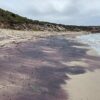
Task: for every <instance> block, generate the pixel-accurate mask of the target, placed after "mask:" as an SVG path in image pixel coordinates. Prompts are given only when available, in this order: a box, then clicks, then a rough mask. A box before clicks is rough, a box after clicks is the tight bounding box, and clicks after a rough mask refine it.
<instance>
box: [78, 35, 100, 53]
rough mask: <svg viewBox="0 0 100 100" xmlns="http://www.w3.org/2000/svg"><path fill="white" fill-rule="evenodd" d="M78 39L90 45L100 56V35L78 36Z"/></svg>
mask: <svg viewBox="0 0 100 100" xmlns="http://www.w3.org/2000/svg"><path fill="white" fill-rule="evenodd" d="M77 39H78V40H79V41H81V42H83V43H86V44H88V45H89V46H90V47H91V48H93V49H94V50H96V51H97V53H98V54H99V55H100V33H96V34H88V35H82V36H78V37H77Z"/></svg>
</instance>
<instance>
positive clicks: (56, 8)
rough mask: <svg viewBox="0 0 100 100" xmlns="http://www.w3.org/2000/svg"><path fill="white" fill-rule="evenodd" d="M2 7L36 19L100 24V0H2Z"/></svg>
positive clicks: (0, 0)
mask: <svg viewBox="0 0 100 100" xmlns="http://www.w3.org/2000/svg"><path fill="white" fill-rule="evenodd" d="M0 8H3V9H7V10H9V11H12V12H15V13H17V14H20V15H22V16H26V17H28V18H31V19H34V20H42V21H50V22H55V23H62V24H74V25H100V0H0Z"/></svg>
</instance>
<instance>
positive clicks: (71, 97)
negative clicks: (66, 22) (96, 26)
mask: <svg viewBox="0 0 100 100" xmlns="http://www.w3.org/2000/svg"><path fill="white" fill-rule="evenodd" d="M84 34H86V35H87V33H84V32H62V33H59V32H47V31H46V32H35V31H15V30H5V29H1V30H0V98H1V100H99V99H100V95H99V93H100V88H99V84H100V70H99V68H100V57H99V55H98V52H97V51H96V50H95V49H93V48H92V47H91V46H89V44H88V43H85V42H84V41H81V40H82V39H80V38H79V36H80V37H81V36H83V35H84ZM77 37H78V38H77Z"/></svg>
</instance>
